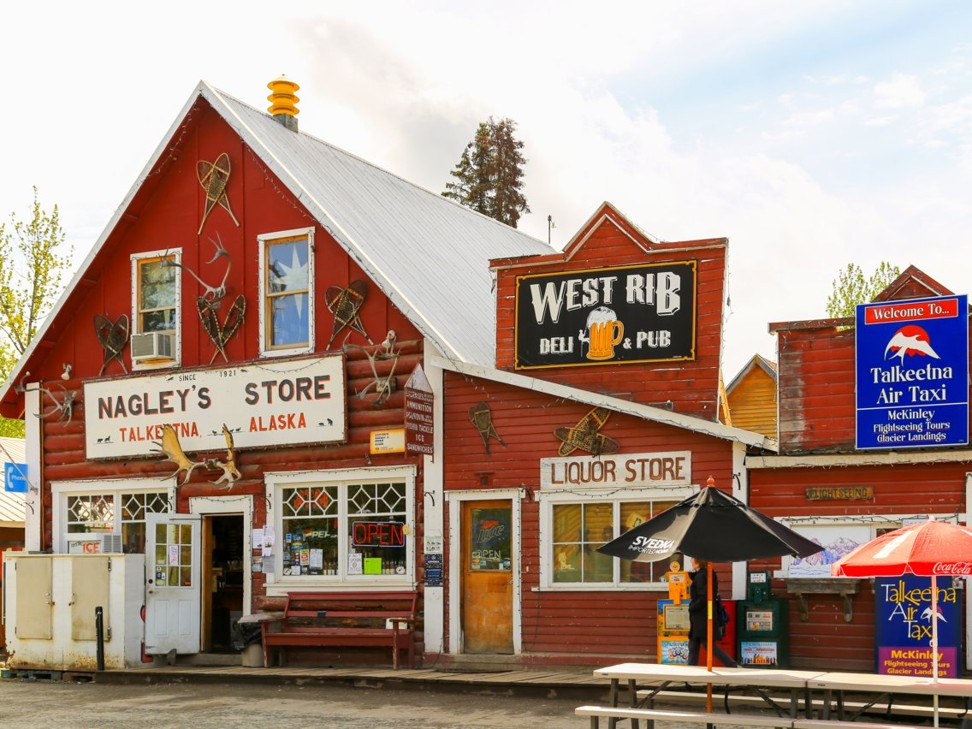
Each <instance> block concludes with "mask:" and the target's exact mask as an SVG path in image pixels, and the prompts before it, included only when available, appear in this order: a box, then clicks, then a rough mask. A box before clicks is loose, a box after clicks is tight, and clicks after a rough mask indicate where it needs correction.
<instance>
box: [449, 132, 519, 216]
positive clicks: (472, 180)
mask: <svg viewBox="0 0 972 729" xmlns="http://www.w3.org/2000/svg"><path fill="white" fill-rule="evenodd" d="M515 132H516V122H514V121H513V120H512V119H501V120H500V121H495V120H494V119H493V118H492V117H490V118H489V120H488V121H485V122H481V123H480V124H479V127H478V128H477V129H476V134H475V136H474V137H473V140H472V141H471V142H470V143H469V144H467V145H466V148H465V149H464V150H463V152H462V156H461V157H460V158H459V162H458V163H457V164H456V166H455V169H453V170H452V172H450V174H451V175H452V177H453V178H455V180H454V181H453V182H450V183H448V184H446V189H445V192H443V193H442V195H443V196H444V197H448V198H451V199H453V200H456V201H458V202H459V203H461V204H462V205H465V206H466V207H467V208H471V209H473V210H475V211H476V212H479V213H482V214H483V215H488V216H489V217H491V218H494V219H496V220H498V221H500V222H501V223H506V224H507V225H509V226H510V227H513V228H515V227H516V224H517V222H519V220H520V216H521V215H522V214H523V213H529V212H530V208H529V206H528V205H527V201H526V197H525V196H524V195H523V165H524V164H525V163H526V159H525V158H524V156H523V151H522V150H523V142H521V141H520V140H518V139H517V138H516V136H515V134H514V133H515Z"/></svg>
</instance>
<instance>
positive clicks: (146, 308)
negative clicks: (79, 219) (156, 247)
mask: <svg viewBox="0 0 972 729" xmlns="http://www.w3.org/2000/svg"><path fill="white" fill-rule="evenodd" d="M178 262H179V254H178V253H177V252H175V253H174V252H171V251H156V252H153V253H137V254H134V255H133V256H132V336H131V345H130V346H131V355H132V364H133V366H134V367H135V368H137V369H149V368H154V367H171V366H172V365H175V364H178V363H179V346H180V340H179V335H180V326H179V323H180V322H179V320H180V317H179V300H180V296H181V286H180V277H179V268H178V266H175V265H173V264H175V263H178Z"/></svg>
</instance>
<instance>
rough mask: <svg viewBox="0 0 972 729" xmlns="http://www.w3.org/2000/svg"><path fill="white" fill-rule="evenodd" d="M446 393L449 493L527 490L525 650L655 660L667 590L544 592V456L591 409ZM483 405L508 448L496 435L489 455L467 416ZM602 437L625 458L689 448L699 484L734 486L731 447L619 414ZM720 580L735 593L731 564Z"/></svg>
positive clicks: (460, 383) (459, 382) (473, 382)
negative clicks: (711, 481)
mask: <svg viewBox="0 0 972 729" xmlns="http://www.w3.org/2000/svg"><path fill="white" fill-rule="evenodd" d="M444 393H445V395H444V396H445V403H446V409H445V422H444V438H445V452H446V453H447V454H448V455H447V459H446V462H445V465H444V478H445V488H446V489H480V488H481V489H482V494H483V498H484V499H488V498H489V496H490V491H491V489H503V488H519V487H522V488H524V489H526V491H527V492H528V494H529V495H528V496H527V497H526V498H525V499H524V500H523V502H522V503H521V509H522V513H521V518H522V523H521V535H520V536H521V540H520V541H521V552H520V554H521V564H520V578H521V580H522V603H521V605H519V606H515V609H519V610H521V612H522V639H523V650H524V651H525V652H527V653H556V654H574V655H575V656H576V655H583V656H595V655H615V656H621V655H627V656H631V655H638V656H640V657H641V658H642V659H645V660H649V659H651V658H653V657H654V656H655V652H656V644H655V620H656V610H657V601H658V600H659V599H667V592H664V591H651V592H642V591H638V592H626V591H612V590H601V591H587V590H584V591H579V590H575V591H553V590H550V591H540V590H539V587H540V561H541V549H542V548H543V546H542V545H541V544H540V506H539V504H538V503H537V494H538V490H539V480H540V464H539V460H540V459H541V458H552V457H557V455H558V454H557V449H558V447H559V441H558V440H557V438H556V437H555V436H554V434H553V431H554V429H555V428H557V427H559V426H573V425H575V424H576V423H577V421H578V420H580V418H582V417H583V416H584V415H585V414H586V413H587V412H588V411H589V410H590V407H588V406H585V405H581V404H578V403H575V402H573V401H570V400H559V399H554V398H550V397H549V396H547V395H543V394H540V393H536V392H534V391H527V390H520V389H517V388H515V387H512V386H509V385H505V384H502V383H496V382H491V381H485V380H480V379H477V378H474V377H469V376H464V375H458V374H455V373H449V372H447V373H446V377H445V385H444ZM480 402H486V403H488V404H489V407H490V411H491V414H492V422H493V425H494V426H495V428H496V431H497V433H498V434H499V435H500V437H501V438H502V439H503V441H504V443H505V445H502V444H500V443H499V442H498V441H496V440H495V439H491V440H490V444H489V453H486V449H485V447H484V445H483V440H482V438H481V436H480V434H479V431H478V430H477V429H476V428H475V427H474V426H473V424H472V423H471V422H470V420H469V408H470V407H472V406H473V405H476V404H477V403H480ZM600 432H601V433H603V434H605V435H608V436H610V437H611V438H614V439H615V440H617V441H618V443H619V444H620V446H621V452H622V453H646V452H659V451H666V452H667V451H679V450H689V451H691V452H692V473H691V479H692V483H693V484H697V485H704V484H705V483H706V480H707V479H708V477H709V476H713V477H714V478H715V479H716V483H717V484H718V485H719V486H721V487H722V488H727V489H728V488H729V485H730V484H731V480H732V445H731V443H729V442H728V441H724V440H719V439H716V438H712V437H710V436H706V435H702V434H699V433H694V432H690V431H684V430H682V429H679V428H675V427H672V426H668V425H662V424H658V423H651V422H646V421H643V420H639V419H637V418H634V417H631V416H627V415H620V414H617V413H614V414H612V415H611V416H610V417H609V419H608V421H607V423H606V424H605V426H604V427H603V428H602V429H601V431H600ZM574 455H583V453H582V452H580V451H578V452H576V453H575V454H574ZM483 484H485V485H483ZM453 528H454V525H453ZM449 531H450V529H446V532H447V533H448V532H449ZM720 579H721V580H722V581H723V583H722V584H723V585H724V588H723V589H724V590H726V591H727V592H728V591H729V590H730V589H731V587H730V586H731V584H732V575H731V573H730V572H729V569H728V566H727V567H726V569H725V571H722V569H721V568H720ZM559 660H560V659H559V658H558V661H559Z"/></svg>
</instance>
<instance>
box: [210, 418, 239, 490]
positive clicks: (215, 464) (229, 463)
mask: <svg viewBox="0 0 972 729" xmlns="http://www.w3.org/2000/svg"><path fill="white" fill-rule="evenodd" d="M223 437H224V438H226V462H225V463H224V462H223V461H220V460H218V459H216V458H210V459H209V460H207V461H206V468H209V469H212V470H216V469H218V468H221V469H223V475H222V476H220V477H219V478H217V479H216V480H215V481H210V483H222V482H223V481H225V482H226V486H224V488H226V489H231V488H233V484H234V483H236V481H238V480H239V479H240V472H239V469H237V467H236V449H235V448H234V447H233V433H232V432H230V429H229V428H227V427H226V423H223Z"/></svg>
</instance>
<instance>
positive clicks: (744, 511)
mask: <svg viewBox="0 0 972 729" xmlns="http://www.w3.org/2000/svg"><path fill="white" fill-rule="evenodd" d="M821 549H823V547H821V546H820V545H819V544H817V543H816V542H811V541H810V540H809V539H807V538H806V537H803V536H801V535H799V534H797V533H796V532H795V531H793V530H792V529H790V528H788V527H785V526H783V525H782V524H780V523H779V522H777V521H775V520H774V519H772V518H770V517H768V516H766V515H765V514H761V513H760V512H758V511H756V510H755V509H752V508H750V507H749V506H747V505H746V504H744V503H743V502H742V501H740V500H739V499H737V498H736V497H735V496H731V495H729V494H727V493H725V492H724V491H720V490H719V489H717V488H715V486H711V485H709V486H706V487H705V488H704V489H702V490H701V491H699V493H697V494H696V495H695V496H690V497H688V498H687V499H685V500H684V501H680V502H679V503H677V504H675V506H673V507H672V508H670V509H668V510H667V511H663V512H662V513H661V514H659V515H658V516H656V517H654V518H652V519H649V520H648V521H646V522H644V523H642V524H639V525H638V526H636V527H635V528H634V529H631V530H629V531H626V532H625V533H624V534H622V535H621V536H619V537H618V538H617V539H614V540H612V541H610V542H608V543H607V544H605V545H603V546H601V547H598V549H597V551H598V552H602V553H603V554H610V555H611V556H612V557H620V558H621V559H630V560H632V561H635V562H656V561H658V560H661V559H667V558H668V557H671V556H672V555H673V554H675V553H676V552H681V553H682V554H687V555H688V556H690V557H696V558H698V559H704V560H706V561H708V562H746V561H748V560H751V559H763V558H766V557H782V556H783V555H793V556H799V557H807V556H809V555H811V554H815V553H817V552H819V551H820V550H821Z"/></svg>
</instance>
